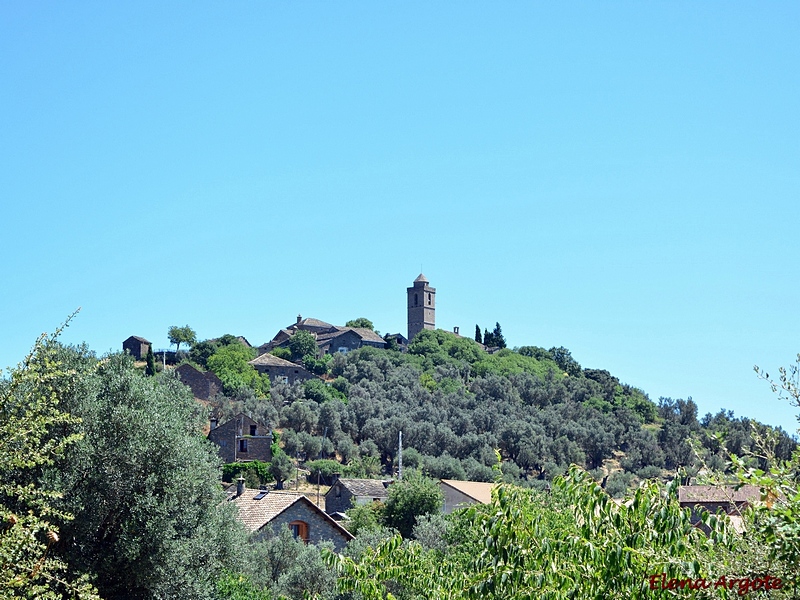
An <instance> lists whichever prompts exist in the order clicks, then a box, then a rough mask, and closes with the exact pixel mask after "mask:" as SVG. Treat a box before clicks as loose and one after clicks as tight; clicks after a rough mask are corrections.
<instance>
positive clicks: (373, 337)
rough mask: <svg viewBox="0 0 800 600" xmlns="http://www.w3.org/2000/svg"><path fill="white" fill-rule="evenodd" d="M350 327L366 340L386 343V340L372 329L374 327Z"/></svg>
mask: <svg viewBox="0 0 800 600" xmlns="http://www.w3.org/2000/svg"><path fill="white" fill-rule="evenodd" d="M350 329H352V330H353V331H355V332H356V333H357V334H358V335H359V337H360V338H361V339H362V340H364V341H365V342H380V343H381V344H384V343H386V340H384V339H383V338H382V337H381V336H379V335H378V334H377V333H375V332H374V331H372V329H367V328H366V327H350Z"/></svg>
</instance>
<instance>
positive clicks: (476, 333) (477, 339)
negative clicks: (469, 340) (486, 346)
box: [475, 324, 483, 344]
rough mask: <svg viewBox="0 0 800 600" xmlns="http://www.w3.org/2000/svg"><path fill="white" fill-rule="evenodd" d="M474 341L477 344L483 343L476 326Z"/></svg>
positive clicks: (478, 327)
mask: <svg viewBox="0 0 800 600" xmlns="http://www.w3.org/2000/svg"><path fill="white" fill-rule="evenodd" d="M475 341H476V342H478V343H479V344H482V343H483V337H482V336H481V328H480V326H479V325H478V324H476V325H475Z"/></svg>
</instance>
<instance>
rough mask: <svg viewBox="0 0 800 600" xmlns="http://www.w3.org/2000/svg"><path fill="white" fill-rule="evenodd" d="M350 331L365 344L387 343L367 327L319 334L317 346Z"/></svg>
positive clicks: (340, 329)
mask: <svg viewBox="0 0 800 600" xmlns="http://www.w3.org/2000/svg"><path fill="white" fill-rule="evenodd" d="M348 331H352V332H353V333H355V334H356V335H357V336H358V337H359V338H361V341H364V342H378V343H381V344H384V343H386V340H384V339H383V338H382V337H381V336H379V335H378V334H377V333H375V332H374V331H372V330H371V329H367V328H366V327H338V326H337V327H336V331H331V332H326V333H318V334H317V344H318V345H319V344H324V343H325V342H328V341H330V340H333V339H336V338H337V337H339V336H340V335H344V334H345V333H347V332H348Z"/></svg>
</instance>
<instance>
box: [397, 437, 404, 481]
mask: <svg viewBox="0 0 800 600" xmlns="http://www.w3.org/2000/svg"><path fill="white" fill-rule="evenodd" d="M398 446H399V448H400V449H399V451H398V456H399V458H398V459H397V479H399V480H400V481H402V480H403V432H402V431H401V432H400V442H399V444H398Z"/></svg>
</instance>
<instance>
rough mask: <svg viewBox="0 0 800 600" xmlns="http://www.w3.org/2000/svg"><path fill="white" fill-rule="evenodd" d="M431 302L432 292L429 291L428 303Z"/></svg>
mask: <svg viewBox="0 0 800 600" xmlns="http://www.w3.org/2000/svg"><path fill="white" fill-rule="evenodd" d="M430 303H431V293H430V292H428V304H430Z"/></svg>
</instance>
